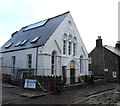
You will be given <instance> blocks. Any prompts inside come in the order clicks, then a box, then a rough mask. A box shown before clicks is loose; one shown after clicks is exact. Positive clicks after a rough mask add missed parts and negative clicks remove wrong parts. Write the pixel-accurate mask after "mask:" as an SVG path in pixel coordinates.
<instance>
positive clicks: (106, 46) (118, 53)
mask: <svg viewBox="0 0 120 106" xmlns="http://www.w3.org/2000/svg"><path fill="white" fill-rule="evenodd" d="M104 47H105V48H106V49H108V50H110V51H111V52H113V53H114V54H116V55H118V56H120V49H118V48H116V47H112V46H108V45H105V46H104Z"/></svg>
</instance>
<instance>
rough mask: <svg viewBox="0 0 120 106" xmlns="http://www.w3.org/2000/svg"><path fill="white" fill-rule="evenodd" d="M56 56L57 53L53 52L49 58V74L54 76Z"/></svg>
mask: <svg viewBox="0 0 120 106" xmlns="http://www.w3.org/2000/svg"><path fill="white" fill-rule="evenodd" d="M56 55H57V53H56V52H55V51H53V52H52V57H51V74H52V75H53V74H55V72H56Z"/></svg>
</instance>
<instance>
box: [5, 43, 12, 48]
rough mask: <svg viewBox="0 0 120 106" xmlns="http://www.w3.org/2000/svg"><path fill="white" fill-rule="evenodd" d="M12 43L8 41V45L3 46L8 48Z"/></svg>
mask: <svg viewBox="0 0 120 106" xmlns="http://www.w3.org/2000/svg"><path fill="white" fill-rule="evenodd" d="M12 44H13V43H9V44H8V45H6V46H5V48H9V47H10V46H11V45H12Z"/></svg>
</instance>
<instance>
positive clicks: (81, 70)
mask: <svg viewBox="0 0 120 106" xmlns="http://www.w3.org/2000/svg"><path fill="white" fill-rule="evenodd" d="M82 72H83V56H80V73H82Z"/></svg>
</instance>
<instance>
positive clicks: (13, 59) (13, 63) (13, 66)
mask: <svg viewBox="0 0 120 106" xmlns="http://www.w3.org/2000/svg"><path fill="white" fill-rule="evenodd" d="M15 60H16V57H15V56H12V69H13V73H14V72H15Z"/></svg>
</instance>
